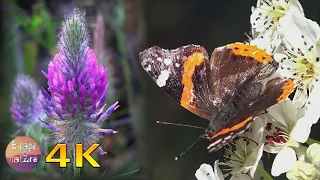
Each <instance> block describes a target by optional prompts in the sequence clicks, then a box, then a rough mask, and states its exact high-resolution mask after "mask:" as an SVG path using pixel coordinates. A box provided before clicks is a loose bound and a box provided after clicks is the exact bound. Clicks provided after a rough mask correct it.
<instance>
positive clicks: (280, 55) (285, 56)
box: [273, 53, 288, 62]
mask: <svg viewBox="0 0 320 180" xmlns="http://www.w3.org/2000/svg"><path fill="white" fill-rule="evenodd" d="M273 58H274V60H276V61H277V62H280V61H281V60H282V59H283V58H288V56H287V55H285V54H282V53H274V55H273Z"/></svg>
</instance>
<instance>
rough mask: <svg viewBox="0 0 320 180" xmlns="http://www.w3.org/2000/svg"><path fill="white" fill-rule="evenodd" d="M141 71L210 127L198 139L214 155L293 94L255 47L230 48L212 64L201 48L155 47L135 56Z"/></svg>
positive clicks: (219, 50) (217, 52)
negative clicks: (137, 58) (257, 117)
mask: <svg viewBox="0 0 320 180" xmlns="http://www.w3.org/2000/svg"><path fill="white" fill-rule="evenodd" d="M140 61H141V65H142V67H143V68H144V70H145V71H146V72H147V73H148V74H149V75H150V77H151V78H152V79H153V80H154V81H155V82H156V83H157V85H158V86H159V87H161V88H162V89H163V90H164V91H165V92H166V93H167V94H168V95H170V96H171V97H172V98H173V99H175V100H176V101H177V102H178V103H179V104H180V105H181V106H182V107H184V108H186V109H187V110H189V111H191V112H193V113H195V114H196V115H198V116H200V117H202V118H204V119H206V120H208V121H209V123H208V128H207V129H206V130H205V132H204V134H202V135H201V136H200V137H203V138H206V139H208V140H209V143H210V144H209V146H208V150H209V152H212V151H216V150H218V149H220V148H221V147H223V146H224V145H225V144H227V143H228V142H229V141H231V140H232V139H234V138H235V137H236V136H237V135H238V134H241V133H243V132H244V131H245V130H246V129H247V128H248V126H249V125H250V123H252V121H253V120H254V117H255V116H256V115H257V114H259V113H260V112H262V111H264V110H265V109H267V108H268V107H270V106H272V105H274V104H276V103H278V102H280V101H282V100H284V99H285V98H286V97H287V96H288V95H289V94H291V92H292V91H293V90H294V83H293V81H292V80H291V79H286V78H282V77H281V76H279V75H278V74H277V72H276V71H277V69H278V66H279V64H278V62H276V61H275V60H274V59H273V56H271V55H269V54H268V53H266V52H265V51H264V50H262V49H259V48H258V47H256V46H252V45H247V44H243V43H233V44H229V45H226V46H223V47H218V48H216V49H215V50H214V51H213V53H212V55H211V58H209V56H208V54H207V52H206V50H205V49H204V48H203V47H202V46H198V45H188V46H183V47H179V48H177V49H174V50H166V49H162V48H160V47H157V46H154V47H151V48H149V49H146V50H144V51H143V52H141V53H140Z"/></svg>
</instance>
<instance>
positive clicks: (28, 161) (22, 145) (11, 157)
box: [6, 136, 41, 172]
mask: <svg viewBox="0 0 320 180" xmlns="http://www.w3.org/2000/svg"><path fill="white" fill-rule="evenodd" d="M40 157H41V151H40V147H39V145H38V144H37V142H36V141H35V140H33V139H31V138H30V137H27V136H19V137H17V138H15V139H13V140H12V141H11V142H10V143H9V144H8V146H7V149H6V159H7V162H8V164H9V165H10V166H11V167H12V168H13V169H15V170H17V171H20V172H27V171H31V170H32V169H34V168H35V167H36V166H37V165H38V163H39V161H40Z"/></svg>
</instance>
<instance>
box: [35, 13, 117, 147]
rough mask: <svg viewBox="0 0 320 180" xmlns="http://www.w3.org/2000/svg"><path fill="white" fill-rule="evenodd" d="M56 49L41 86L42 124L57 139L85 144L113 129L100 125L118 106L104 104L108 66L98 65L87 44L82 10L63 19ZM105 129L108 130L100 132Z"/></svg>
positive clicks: (88, 144)
mask: <svg viewBox="0 0 320 180" xmlns="http://www.w3.org/2000/svg"><path fill="white" fill-rule="evenodd" d="M58 49H59V53H58V54H56V55H55V57H54V59H53V60H52V61H51V62H50V63H49V67H48V73H47V74H46V73H45V72H43V74H44V75H45V76H46V77H47V79H48V86H49V89H48V90H49V92H48V91H46V90H44V89H42V96H41V98H40V101H41V105H42V107H43V109H44V111H45V112H46V114H47V115H48V117H49V118H50V121H49V122H43V125H44V127H46V128H48V129H51V130H52V131H53V132H54V136H53V137H54V139H55V140H56V141H57V142H58V143H68V144H70V147H74V145H75V144H77V143H82V144H83V145H84V147H85V148H88V147H89V146H91V145H92V144H93V143H96V142H97V141H98V139H99V138H101V137H103V136H104V135H105V134H108V133H116V131H113V130H110V129H106V130H103V129H101V126H102V123H103V121H104V120H105V119H106V118H107V117H108V116H109V114H110V113H111V112H113V111H114V110H115V109H116V108H117V107H118V102H116V103H115V104H113V105H112V106H111V109H110V108H109V109H108V108H107V107H106V104H105V102H106V98H107V95H108V91H107V87H108V78H107V69H106V68H103V67H102V65H98V63H97V58H96V55H95V53H94V52H93V50H92V49H90V47H89V37H88V32H87V29H86V26H85V20H84V13H83V12H81V11H80V10H79V9H75V10H74V11H73V13H71V14H70V15H68V16H67V17H66V20H65V22H63V25H62V29H61V32H60V35H59V42H58ZM102 132H108V133H102Z"/></svg>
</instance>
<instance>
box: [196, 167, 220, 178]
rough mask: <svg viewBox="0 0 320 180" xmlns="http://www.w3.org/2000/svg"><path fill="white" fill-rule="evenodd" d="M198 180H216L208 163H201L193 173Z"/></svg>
mask: <svg viewBox="0 0 320 180" xmlns="http://www.w3.org/2000/svg"><path fill="white" fill-rule="evenodd" d="M195 176H196V178H197V179H198V180H216V178H215V174H214V173H213V169H212V167H211V166H210V165H209V164H202V165H201V166H200V168H199V169H198V170H197V171H196V174H195Z"/></svg>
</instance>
